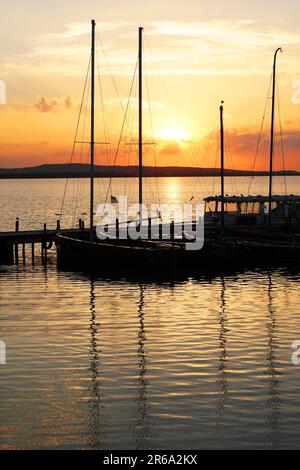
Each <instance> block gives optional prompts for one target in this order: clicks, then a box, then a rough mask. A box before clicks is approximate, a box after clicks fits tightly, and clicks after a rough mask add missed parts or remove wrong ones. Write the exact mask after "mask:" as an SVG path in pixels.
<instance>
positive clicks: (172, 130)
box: [158, 127, 188, 141]
mask: <svg viewBox="0 0 300 470" xmlns="http://www.w3.org/2000/svg"><path fill="white" fill-rule="evenodd" d="M158 137H159V138H160V139H163V140H175V141H180V140H185V139H187V137H188V133H187V131H186V130H184V129H182V128H180V127H165V128H162V129H160V130H159V131H158Z"/></svg>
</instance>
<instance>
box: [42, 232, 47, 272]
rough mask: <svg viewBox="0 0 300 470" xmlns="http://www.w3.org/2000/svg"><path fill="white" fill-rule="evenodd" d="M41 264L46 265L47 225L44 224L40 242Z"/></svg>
mask: <svg viewBox="0 0 300 470" xmlns="http://www.w3.org/2000/svg"><path fill="white" fill-rule="evenodd" d="M42 263H43V264H47V224H44V234H43V240H42Z"/></svg>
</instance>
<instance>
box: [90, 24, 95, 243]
mask: <svg viewBox="0 0 300 470" xmlns="http://www.w3.org/2000/svg"><path fill="white" fill-rule="evenodd" d="M95 27H96V22H95V20H92V47H91V142H90V145H91V147H90V150H91V154H90V167H91V173H90V240H93V236H94V164H95V159H94V156H95V155H94V150H95Z"/></svg>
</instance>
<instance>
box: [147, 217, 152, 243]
mask: <svg viewBox="0 0 300 470" xmlns="http://www.w3.org/2000/svg"><path fill="white" fill-rule="evenodd" d="M151 224H152V219H151V217H148V239H149V240H151V236H152V234H151Z"/></svg>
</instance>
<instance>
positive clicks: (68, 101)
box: [64, 96, 73, 108]
mask: <svg viewBox="0 0 300 470" xmlns="http://www.w3.org/2000/svg"><path fill="white" fill-rule="evenodd" d="M64 103H65V107H66V108H72V106H73V99H72V96H66V97H65V99H64Z"/></svg>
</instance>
